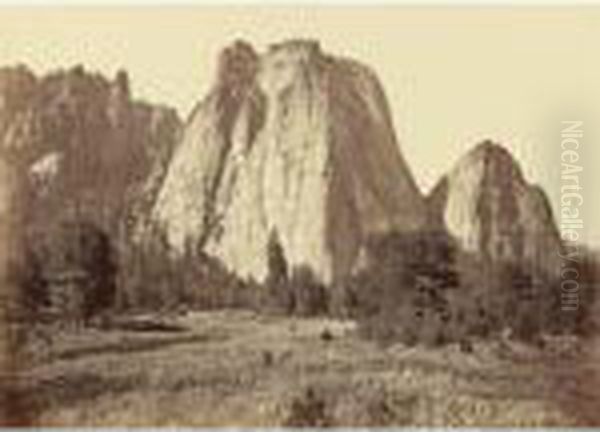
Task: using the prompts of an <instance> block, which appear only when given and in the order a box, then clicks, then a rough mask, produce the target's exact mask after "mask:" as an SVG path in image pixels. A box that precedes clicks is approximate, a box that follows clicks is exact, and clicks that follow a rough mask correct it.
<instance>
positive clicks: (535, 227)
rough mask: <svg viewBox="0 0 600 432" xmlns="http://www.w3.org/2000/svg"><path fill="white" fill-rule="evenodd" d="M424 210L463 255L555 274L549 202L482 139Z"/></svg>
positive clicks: (557, 244) (515, 166)
mask: <svg viewBox="0 0 600 432" xmlns="http://www.w3.org/2000/svg"><path fill="white" fill-rule="evenodd" d="M429 207H430V211H431V217H432V219H433V223H434V224H436V225H438V226H440V225H442V226H444V227H445V228H446V229H447V230H448V232H449V233H450V234H451V235H452V236H453V237H455V238H456V239H457V240H458V242H459V244H460V246H461V247H462V249H463V250H464V251H466V252H470V253H473V254H474V255H475V256H478V257H484V258H488V259H490V260H492V261H498V260H506V261H512V262H519V263H521V264H523V265H528V266H530V267H532V268H536V269H538V270H542V271H543V272H545V273H549V274H553V275H556V274H557V272H559V271H560V262H559V260H558V256H557V253H558V250H559V247H560V244H561V243H560V237H559V233H558V230H557V228H556V224H555V222H554V219H553V216H552V210H551V207H550V204H549V202H548V199H547V197H546V195H545V193H544V191H543V190H542V189H541V188H540V187H538V186H536V185H531V184H529V183H528V182H527V180H526V179H525V178H524V177H523V173H522V172H521V169H520V168H519V165H518V164H517V162H516V161H515V160H514V159H513V157H512V156H511V154H510V153H509V152H508V151H507V150H506V149H504V148H503V147H502V146H500V145H498V144H495V143H492V142H490V141H485V142H483V143H481V144H479V145H478V146H476V147H475V149H473V150H472V151H470V152H469V153H468V154H467V155H465V156H464V157H462V158H461V159H460V160H459V161H458V163H457V164H456V165H455V167H454V168H453V169H452V170H451V171H450V173H449V174H447V175H446V176H444V177H443V178H442V179H441V180H440V182H439V183H438V184H437V185H436V187H435V188H434V189H433V191H432V192H431V194H430V196H429Z"/></svg>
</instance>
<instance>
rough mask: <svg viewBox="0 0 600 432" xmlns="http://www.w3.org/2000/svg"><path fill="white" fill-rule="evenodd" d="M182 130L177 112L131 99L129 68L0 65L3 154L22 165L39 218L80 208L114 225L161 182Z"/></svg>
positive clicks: (30, 211)
mask: <svg viewBox="0 0 600 432" xmlns="http://www.w3.org/2000/svg"><path fill="white" fill-rule="evenodd" d="M179 128H180V123H179V119H178V118H177V115H176V113H175V112H174V111H173V110H170V109H167V108H163V107H154V106H151V105H148V104H145V103H141V102H135V101H133V100H132V99H131V95H130V91H129V82H128V77H127V74H126V73H125V72H119V73H118V74H117V75H116V77H115V79H114V80H113V81H109V80H107V79H105V78H104V77H102V76H100V75H98V74H93V73H89V72H87V71H85V70H84V69H83V68H82V67H75V68H72V69H70V70H66V71H59V72H56V73H53V74H50V75H47V76H45V77H36V76H35V75H34V74H33V73H32V72H30V71H28V70H27V69H26V68H25V67H22V66H19V67H14V68H3V69H0V151H2V153H4V154H7V155H10V157H11V158H13V160H18V161H19V163H20V164H22V167H24V176H25V177H27V180H28V182H29V186H30V187H29V188H28V189H29V195H28V197H27V198H28V203H27V205H28V206H29V209H28V212H27V213H28V215H29V217H30V218H33V219H35V218H37V219H40V220H38V221H35V222H36V223H37V222H39V223H41V224H44V223H45V222H44V221H49V220H51V219H52V218H53V217H54V216H59V215H60V214H64V213H65V212H66V211H73V210H76V211H77V212H80V213H83V214H85V216H86V217H88V218H91V219H93V220H95V221H96V222H98V223H99V224H100V225H102V226H104V227H105V228H106V229H110V230H114V229H116V227H115V226H116V225H117V224H118V221H121V220H125V219H126V214H127V212H128V211H129V210H130V209H131V208H132V206H131V204H132V202H133V201H135V200H134V198H136V200H137V198H139V197H144V196H145V195H147V194H150V193H151V192H153V191H152V190H151V189H152V188H155V187H156V184H157V181H156V180H153V178H154V177H160V178H161V179H162V176H161V173H160V171H161V170H163V168H164V166H165V165H166V162H167V159H168V158H169V156H170V152H171V149H172V147H173V146H174V143H175V141H176V140H177V139H178V133H179ZM161 166H162V167H163V168H161ZM144 188H146V189H144ZM136 203H137V201H136ZM42 219H43V220H42Z"/></svg>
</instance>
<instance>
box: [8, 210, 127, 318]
mask: <svg viewBox="0 0 600 432" xmlns="http://www.w3.org/2000/svg"><path fill="white" fill-rule="evenodd" d="M30 234H31V238H30V241H29V242H28V243H29V245H30V247H29V250H28V252H27V253H26V259H25V263H24V268H23V269H22V270H21V276H20V287H21V299H22V301H23V304H24V305H25V306H26V308H27V309H28V310H29V311H32V312H34V314H35V313H37V312H40V309H42V308H48V307H50V308H52V309H56V310H57V312H58V314H57V317H58V318H62V319H65V318H66V319H69V320H73V321H81V322H83V323H84V322H87V321H88V320H89V319H90V318H91V317H92V316H94V315H96V314H97V313H99V312H101V311H103V310H106V309H108V308H110V307H112V306H113V304H114V300H115V293H116V274H117V261H116V253H115V250H114V247H113V245H112V243H111V241H110V238H109V236H108V235H107V234H106V233H105V232H104V231H103V230H101V229H100V228H99V227H97V226H96V225H94V224H92V223H90V222H88V221H86V220H81V219H74V220H65V221H61V222H58V223H57V224H55V225H53V226H51V227H49V228H48V229H46V230H45V231H43V232H36V233H30ZM61 315H62V316H61Z"/></svg>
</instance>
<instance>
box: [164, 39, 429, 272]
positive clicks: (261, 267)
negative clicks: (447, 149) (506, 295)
mask: <svg viewBox="0 0 600 432" xmlns="http://www.w3.org/2000/svg"><path fill="white" fill-rule="evenodd" d="M223 56H224V60H223V61H221V62H220V70H219V78H218V79H217V83H216V85H215V86H214V88H213V90H212V91H211V92H210V93H209V95H208V96H207V97H206V98H205V99H204V100H203V101H202V102H201V103H200V104H199V105H198V107H197V108H196V110H195V111H194V112H193V114H192V116H191V117H190V119H189V121H188V124H187V127H186V130H185V133H184V138H183V140H182V142H181V144H180V146H179V147H178V149H177V152H176V154H175V156H174V158H173V161H172V163H171V165H170V167H169V170H168V174H167V176H166V179H165V182H164V184H163V187H162V188H161V191H160V193H159V197H158V200H157V203H156V205H155V207H154V210H153V219H154V221H155V222H156V224H157V225H159V226H160V227H161V228H162V229H164V231H165V233H166V234H167V238H168V240H169V242H170V243H171V245H172V246H173V247H174V248H175V250H179V251H182V250H183V249H184V248H185V245H186V243H188V242H192V243H194V244H196V243H197V242H199V243H200V244H201V245H202V246H203V247H204V249H205V250H206V251H207V252H208V253H209V254H211V255H214V256H217V257H219V258H221V259H222V261H223V262H224V263H225V264H226V265H227V266H229V267H230V268H231V269H232V270H234V271H236V272H237V273H238V274H240V275H242V276H245V277H250V276H251V277H254V278H256V279H259V280H260V279H263V278H264V277H265V275H266V271H267V257H266V255H267V243H268V239H269V238H270V237H271V236H272V235H274V233H276V235H277V237H278V238H279V241H280V242H281V246H282V249H283V251H284V254H285V257H286V260H287V261H288V263H289V264H290V266H291V267H294V266H300V265H307V266H308V267H310V268H311V269H312V270H313V271H314V272H315V273H316V274H317V276H318V277H319V278H320V279H322V280H324V281H327V282H329V281H332V280H335V279H336V278H338V277H341V276H343V275H345V274H347V273H348V272H349V271H350V270H351V269H352V267H353V265H354V261H355V259H356V257H357V255H358V253H359V251H360V249H361V247H362V245H363V243H364V240H365V238H366V237H367V236H368V235H369V234H371V233H374V232H381V231H387V230H393V229H395V230H413V229H417V228H419V227H420V226H421V224H422V223H423V222H424V219H425V206H424V203H423V198H422V197H421V195H420V193H419V191H418V189H417V187H416V185H415V183H414V181H413V178H412V176H411V174H410V172H409V170H408V168H407V166H406V164H405V162H404V160H403V158H402V156H401V155H400V153H399V151H398V146H397V142H396V138H395V136H394V131H393V128H392V125H391V121H390V115H389V111H388V106H387V102H386V100H385V97H384V95H383V91H382V89H381V87H380V85H379V82H378V80H377V78H376V77H375V75H374V74H373V72H372V71H370V70H369V69H368V68H367V67H365V66H363V65H361V64H359V63H357V62H354V61H351V60H347V59H341V58H336V57H333V56H330V55H327V54H325V53H323V52H322V51H321V49H320V47H319V45H318V44H317V43H315V42H311V41H290V42H285V43H282V44H278V45H274V46H272V47H271V48H270V49H269V50H268V51H267V52H266V53H265V54H263V55H260V56H259V55H257V54H255V53H254V52H253V51H252V49H251V48H250V47H249V46H248V45H246V44H243V43H237V44H235V45H233V46H232V47H230V48H228V49H227V50H225V52H224V54H223ZM232 69H233V70H232ZM232 77H233V78H232Z"/></svg>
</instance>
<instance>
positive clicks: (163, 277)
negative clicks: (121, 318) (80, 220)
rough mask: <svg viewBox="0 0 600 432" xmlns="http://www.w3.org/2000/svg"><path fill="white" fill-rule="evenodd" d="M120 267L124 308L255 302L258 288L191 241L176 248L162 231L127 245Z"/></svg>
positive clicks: (212, 306) (247, 304) (165, 308)
mask: <svg viewBox="0 0 600 432" xmlns="http://www.w3.org/2000/svg"><path fill="white" fill-rule="evenodd" d="M124 255H125V257H124V259H123V263H122V266H121V268H123V273H122V274H121V277H120V288H119V299H120V301H119V303H120V307H121V309H142V310H153V311H157V310H159V311H177V310H180V309H181V308H193V309H200V310H207V309H216V308H225V307H253V305H254V304H255V303H256V301H257V300H256V297H257V294H256V293H257V291H256V290H255V289H252V286H253V285H252V283H251V282H248V283H242V282H241V281H240V280H239V279H238V278H237V277H235V275H233V274H232V273H231V272H230V271H228V270H227V269H226V268H225V266H224V265H223V264H222V263H221V262H220V261H219V260H218V259H216V258H213V257H210V256H208V255H206V254H205V253H203V252H202V251H199V250H197V248H196V247H195V246H194V245H193V244H192V243H189V244H188V245H187V247H186V249H185V251H184V253H183V254H175V253H174V252H173V251H172V250H171V249H170V247H169V245H168V243H167V241H166V239H165V237H164V235H160V234H156V235H154V236H152V237H151V240H150V241H147V242H146V243H143V244H139V245H129V246H128V248H127V251H126V253H125V254H124Z"/></svg>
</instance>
